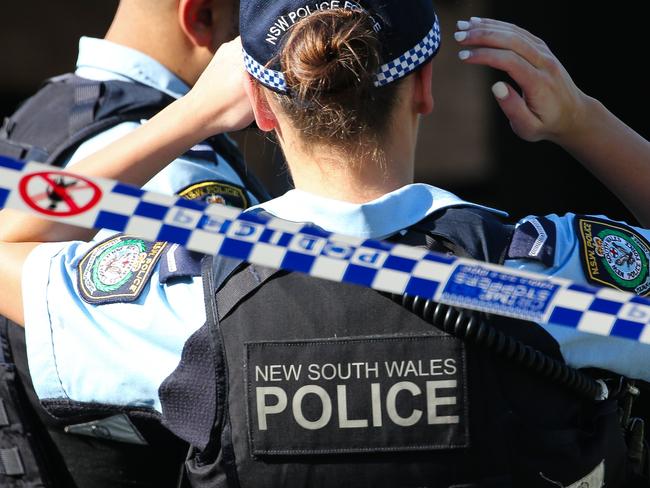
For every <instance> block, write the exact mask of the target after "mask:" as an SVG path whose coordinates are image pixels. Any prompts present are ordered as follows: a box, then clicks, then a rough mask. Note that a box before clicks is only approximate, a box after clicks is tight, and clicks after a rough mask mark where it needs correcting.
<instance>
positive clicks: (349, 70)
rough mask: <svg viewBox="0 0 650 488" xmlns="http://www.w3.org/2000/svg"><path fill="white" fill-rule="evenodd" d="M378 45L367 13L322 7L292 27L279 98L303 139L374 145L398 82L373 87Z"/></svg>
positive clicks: (340, 145) (341, 144) (349, 146)
mask: <svg viewBox="0 0 650 488" xmlns="http://www.w3.org/2000/svg"><path fill="white" fill-rule="evenodd" d="M380 50H381V46H380V43H379V40H378V38H377V34H376V33H375V31H374V30H373V26H372V23H371V20H370V17H369V16H368V15H367V14H366V13H365V12H359V11H352V10H343V9H335V10H325V11H321V12H318V13H316V14H313V15H311V16H309V17H307V18H305V19H302V20H301V21H300V22H298V23H297V24H296V25H295V26H294V27H293V28H292V30H291V32H290V33H289V35H288V38H287V40H286V42H285V45H284V48H283V51H282V54H281V58H280V62H281V66H282V71H283V73H284V74H285V79H286V82H287V87H288V90H289V94H288V95H282V94H278V95H277V99H278V101H279V103H280V105H281V107H282V109H283V110H284V111H285V112H286V114H287V115H288V116H289V118H290V120H291V122H292V124H293V125H294V127H295V128H296V129H297V130H298V131H300V133H301V135H302V139H303V140H304V141H305V142H308V143H310V142H311V143H314V142H316V143H318V142H324V143H327V144H328V145H330V146H333V147H335V148H337V147H338V148H340V149H344V150H346V151H349V150H350V149H355V150H364V151H365V150H367V149H372V148H376V147H377V146H378V142H379V140H380V138H381V136H382V135H383V134H384V133H385V131H386V129H387V128H388V126H389V122H390V114H391V113H392V108H393V106H394V105H395V101H396V98H397V93H396V92H397V90H396V88H397V86H396V85H399V84H398V83H393V84H391V85H388V86H385V87H381V88H377V87H375V84H374V80H375V75H376V73H377V70H378V68H379V66H380V62H381V56H380ZM373 150H374V149H373Z"/></svg>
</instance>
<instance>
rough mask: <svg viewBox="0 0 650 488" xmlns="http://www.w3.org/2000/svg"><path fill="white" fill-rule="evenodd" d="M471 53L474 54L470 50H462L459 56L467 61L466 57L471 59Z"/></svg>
mask: <svg viewBox="0 0 650 488" xmlns="http://www.w3.org/2000/svg"><path fill="white" fill-rule="evenodd" d="M471 55H472V53H471V52H470V51H460V52H459V53H458V57H459V58H460V59H461V60H463V61H465V60H466V59H469V57H470V56H471Z"/></svg>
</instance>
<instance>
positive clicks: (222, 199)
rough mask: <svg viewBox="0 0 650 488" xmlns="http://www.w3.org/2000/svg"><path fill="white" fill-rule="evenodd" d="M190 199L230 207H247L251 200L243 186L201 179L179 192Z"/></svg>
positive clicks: (179, 194)
mask: <svg viewBox="0 0 650 488" xmlns="http://www.w3.org/2000/svg"><path fill="white" fill-rule="evenodd" d="M178 196H181V197H183V198H186V199H188V200H199V201H201V202H203V203H206V204H208V205H210V204H213V203H218V204H221V205H227V206H229V207H237V208H241V209H244V210H245V209H247V208H248V207H249V206H250V201H249V200H248V196H247V195H246V190H244V189H243V188H242V187H240V186H237V185H233V184H232V183H226V182H223V181H201V182H200V183H194V184H192V185H190V186H188V187H187V188H184V189H183V190H181V191H179V192H178Z"/></svg>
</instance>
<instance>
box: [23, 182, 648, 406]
mask: <svg viewBox="0 0 650 488" xmlns="http://www.w3.org/2000/svg"><path fill="white" fill-rule="evenodd" d="M458 205H468V203H467V202H464V201H462V200H461V199H459V198H457V197H455V196H454V195H452V194H450V193H448V192H445V191H443V190H440V189H437V188H435V187H431V186H428V185H421V184H417V185H409V186H407V187H404V188H402V189H400V190H397V191H395V192H392V193H389V194H387V195H385V196H383V197H381V198H380V199H378V200H375V201H373V202H370V203H366V204H362V205H356V204H350V203H345V202H340V201H334V200H330V199H327V198H322V197H316V196H313V195H310V194H308V193H305V192H302V191H300V190H293V191H291V192H289V193H287V194H286V195H284V196H283V197H280V198H278V199H275V200H272V201H270V202H267V203H264V204H262V205H260V207H261V208H263V209H265V210H266V211H268V212H270V213H272V214H274V215H276V216H278V217H280V218H284V219H287V220H293V221H300V222H312V223H314V224H316V225H318V226H320V227H322V228H324V229H326V230H329V231H333V232H337V233H344V234H348V235H353V236H357V237H363V238H381V237H387V236H389V235H392V234H395V233H397V232H399V231H400V230H402V229H404V228H407V227H409V226H411V225H413V224H415V223H417V222H419V221H420V220H422V219H423V218H424V217H426V216H427V215H430V214H431V213H433V212H435V211H436V210H438V209H441V208H445V207H450V206H458ZM469 205H472V204H469ZM495 212H497V211H495ZM386 216H390V218H386ZM573 218H574V216H572V215H567V216H565V217H557V216H550V217H549V219H550V220H552V221H553V222H554V223H555V224H556V227H557V239H556V245H555V251H556V252H555V258H554V259H555V260H554V263H553V266H552V267H548V269H544V268H543V267H542V266H541V265H540V264H538V263H536V262H532V261H531V262H528V261H527V260H526V261H524V260H521V259H519V260H511V261H510V262H509V263H508V265H510V266H513V267H519V268H524V269H529V270H532V271H542V272H546V273H547V274H554V275H558V276H566V277H568V278H572V279H575V280H577V281H584V280H585V279H584V275H583V276H581V273H582V271H581V267H580V260H579V259H580V258H579V256H578V254H576V253H579V249H578V244H577V237H576V235H575V232H574V231H573V230H572V229H573V227H572V224H573ZM639 232H640V233H642V234H643V235H644V236H646V237H648V236H649V233H648V231H641V230H639ZM93 245H94V244H82V243H57V244H45V245H42V246H39V247H37V248H36V249H35V250H34V251H33V252H32V253H31V254H30V256H29V258H28V259H27V261H26V263H25V267H24V270H23V289H24V307H25V322H26V330H27V347H28V355H29V361H30V371H31V374H32V378H33V381H34V386H35V389H36V392H37V393H38V395H39V397H40V398H41V399H58V398H69V399H72V400H75V401H81V402H99V403H108V404H114V405H134V406H136V405H137V406H150V407H152V408H154V409H156V410H158V411H160V410H161V406H160V399H159V397H158V388H159V386H160V384H161V383H162V382H163V381H164V379H165V378H166V377H167V376H168V375H169V374H171V373H172V372H173V370H174V369H175V368H176V367H177V365H178V362H179V361H180V357H181V351H182V348H183V345H184V344H185V341H186V340H187V339H188V338H189V337H190V336H191V335H192V334H193V333H194V332H195V331H196V330H198V328H199V327H201V326H202V325H203V322H204V320H203V319H202V318H201V320H199V318H198V317H197V316H196V314H193V313H192V310H194V309H203V291H202V287H201V282H200V279H194V280H191V281H190V282H180V283H175V284H171V285H162V284H160V283H159V282H158V279H157V278H158V274H159V272H160V268H159V266H158V267H156V269H155V271H154V274H153V276H152V278H151V280H150V282H149V284H148V285H147V286H146V288H145V289H144V291H143V293H142V294H141V295H140V297H139V298H138V300H137V302H135V303H129V304H123V303H115V304H108V305H100V306H95V305H90V304H88V303H86V302H84V301H83V300H82V299H81V298H80V297H79V290H78V284H77V276H76V275H77V264H78V263H79V261H80V260H81V259H82V258H83V257H84V256H85V255H86V254H87V253H88V252H89V250H90V249H91V248H92V246H93ZM548 330H549V331H550V332H551V334H553V335H554V336H555V337H556V338H557V339H558V340H559V341H560V343H561V345H562V348H563V351H564V352H565V353H566V354H567V358H568V359H569V362H570V364H572V365H574V366H578V365H580V366H586V365H590V366H596V367H606V368H609V369H611V370H613V371H616V372H618V373H620V374H625V375H629V376H632V377H639V378H642V379H645V380H650V367H649V366H650V364H649V363H650V360H649V359H646V358H647V357H648V355H647V348H645V347H643V346H641V345H639V344H637V343H634V342H623V341H620V340H618V341H617V340H615V341H612V340H611V339H609V338H601V337H597V336H590V335H587V334H584V333H579V332H577V333H576V332H573V333H567V331H565V330H564V329H562V328H559V327H553V326H551V327H549V329H548ZM621 347H622V348H623V349H620V348H621ZM583 348H585V349H584V351H585V352H584V353H583V352H582V351H583ZM596 350H598V354H596V353H595V351H596ZM621 350H623V351H624V352H625V354H621V353H620V351H621ZM644 362H645V364H646V366H645V367H644V366H643V364H644Z"/></svg>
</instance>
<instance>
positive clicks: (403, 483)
mask: <svg viewBox="0 0 650 488" xmlns="http://www.w3.org/2000/svg"><path fill="white" fill-rule="evenodd" d="M511 236H512V227H510V226H507V225H504V224H503V223H501V221H500V220H499V219H498V218H497V217H495V216H494V215H493V214H491V213H489V212H487V211H483V210H476V209H471V208H451V209H446V210H442V211H439V212H437V213H436V214H434V215H433V216H432V217H430V218H427V219H426V220H425V221H423V222H421V223H420V224H418V225H417V226H414V227H413V228H411V229H410V232H408V233H407V234H406V236H405V237H404V238H401V239H402V240H405V241H406V242H407V243H409V244H416V243H418V242H419V243H421V244H425V245H427V247H429V248H431V249H434V250H438V251H443V252H444V251H448V252H454V253H456V254H465V255H470V256H472V257H474V258H476V259H480V260H484V261H490V262H495V263H500V262H502V261H503V259H504V256H505V251H506V250H507V248H508V246H509V241H510V239H511ZM204 283H205V287H206V304H207V317H208V321H207V324H206V326H204V327H203V328H202V329H200V330H199V331H197V333H196V334H195V335H194V336H192V338H191V339H190V340H189V341H188V342H187V344H186V346H185V349H184V351H183V359H182V361H181V363H180V365H179V367H178V368H177V370H176V371H175V372H174V373H173V374H172V375H171V376H170V377H169V378H168V379H167V380H166V382H165V383H164V384H163V386H162V387H161V390H160V393H161V399H162V401H163V410H164V417H165V421H166V423H167V425H168V426H169V427H170V428H171V429H172V431H174V432H175V433H176V434H178V435H179V436H181V437H182V438H184V439H186V440H187V441H188V442H190V443H191V444H192V445H193V446H195V449H194V452H193V455H192V456H191V457H190V458H189V460H188V462H187V463H186V467H187V473H188V478H189V480H190V483H191V486H193V487H195V488H208V487H210V488H221V487H224V488H225V487H230V488H234V487H241V488H246V487H256V488H265V487H277V486H283V487H311V488H313V487H323V488H329V487H341V486H345V487H430V488H443V487H444V488H447V487H456V488H460V487H464V488H469V487H487V486H489V487H517V488H519V487H540V488H541V487H554V486H565V487H573V486H580V487H581V488H584V487H587V486H588V487H592V486H601V485H600V484H596V483H599V482H600V481H602V482H604V483H606V484H605V485H604V486H608V487H614V486H622V484H621V483H622V480H623V479H624V476H625V471H626V465H625V450H626V449H625V444H624V440H623V435H622V433H621V429H620V428H619V425H618V414H617V406H616V404H615V402H613V401H609V400H608V401H603V402H598V403H597V402H595V401H592V400H585V399H584V398H580V397H577V396H576V395H575V393H574V392H571V391H568V390H565V389H562V388H560V387H558V386H557V384H555V383H554V382H552V381H549V380H548V379H544V378H540V377H539V376H536V375H534V374H531V372H530V371H529V370H527V369H524V368H522V367H515V366H513V363H512V362H509V361H507V360H504V359H500V358H497V357H496V356H494V355H493V354H492V353H490V352H488V351H486V350H484V349H482V348H479V347H474V346H471V345H469V344H466V343H464V342H463V341H461V340H459V339H457V338H455V337H452V336H450V335H448V334H446V333H444V332H442V331H441V330H439V329H437V328H435V327H433V326H432V325H431V324H429V323H428V322H426V321H424V320H423V319H421V318H420V317H419V316H418V315H416V314H414V313H412V312H410V311H408V310H406V309H405V308H403V307H402V306H400V305H398V304H396V303H395V302H394V301H393V300H391V299H390V298H389V297H387V296H384V295H382V294H380V293H378V292H376V291H373V290H371V289H367V288H358V287H354V286H351V285H347V284H339V283H333V282H327V281H323V280H318V279H313V278H309V277H306V276H303V275H300V274H297V273H287V272H276V271H273V270H270V269H266V268H261V267H258V266H252V265H241V264H239V265H238V263H236V262H231V261H227V260H222V259H216V260H215V261H214V264H206V270H205V273H204ZM490 321H491V323H492V325H493V326H494V327H495V328H496V329H498V330H499V331H500V332H503V333H505V334H507V335H508V336H512V337H515V338H516V339H518V340H520V341H523V342H525V343H526V344H528V345H530V346H532V347H534V348H535V349H537V350H539V351H541V352H543V353H544V354H545V355H546V356H548V357H551V358H554V359H555V360H558V361H562V358H561V354H560V351H559V347H558V344H557V343H556V342H555V341H554V340H553V339H552V338H551V337H550V336H549V335H548V334H547V333H546V332H545V331H544V330H543V329H542V328H541V327H539V326H538V325H536V324H532V323H524V322H522V321H518V320H510V319H503V318H499V317H491V318H490ZM581 483H582V484H581Z"/></svg>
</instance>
